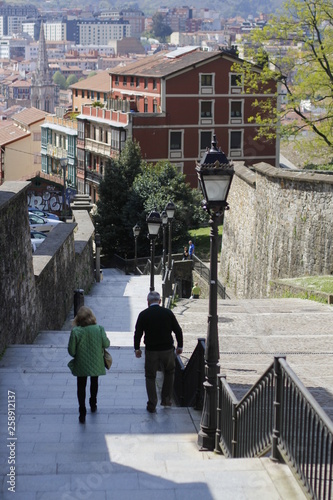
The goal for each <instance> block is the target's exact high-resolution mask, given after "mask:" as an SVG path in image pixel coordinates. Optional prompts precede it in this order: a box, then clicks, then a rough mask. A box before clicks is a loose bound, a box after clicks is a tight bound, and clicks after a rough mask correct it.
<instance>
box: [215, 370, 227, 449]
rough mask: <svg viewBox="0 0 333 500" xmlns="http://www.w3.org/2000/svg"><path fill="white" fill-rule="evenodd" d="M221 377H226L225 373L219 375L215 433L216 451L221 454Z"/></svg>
mask: <svg viewBox="0 0 333 500" xmlns="http://www.w3.org/2000/svg"><path fill="white" fill-rule="evenodd" d="M221 378H224V379H225V378H226V376H225V375H217V404H216V433H215V448H214V452H215V453H219V454H221V448H220V440H221V399H222V398H221Z"/></svg>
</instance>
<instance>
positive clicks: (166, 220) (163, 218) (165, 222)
mask: <svg viewBox="0 0 333 500" xmlns="http://www.w3.org/2000/svg"><path fill="white" fill-rule="evenodd" d="M161 217H162V224H163V226H166V225H167V223H168V214H167V213H166V211H165V210H163V212H162V213H161Z"/></svg>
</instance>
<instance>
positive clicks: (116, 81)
mask: <svg viewBox="0 0 333 500" xmlns="http://www.w3.org/2000/svg"><path fill="white" fill-rule="evenodd" d="M114 84H115V85H119V76H118V75H116V76H115V77H114Z"/></svg>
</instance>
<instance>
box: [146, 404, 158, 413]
mask: <svg viewBox="0 0 333 500" xmlns="http://www.w3.org/2000/svg"><path fill="white" fill-rule="evenodd" d="M147 411H149V413H156V407H155V406H153V405H151V404H149V403H147Z"/></svg>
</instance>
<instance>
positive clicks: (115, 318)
mask: <svg viewBox="0 0 333 500" xmlns="http://www.w3.org/2000/svg"><path fill="white" fill-rule="evenodd" d="M103 274H104V279H103V281H102V282H101V283H99V284H95V285H94V286H93V288H92V290H91V292H90V293H89V295H87V296H86V297H85V304H86V305H88V306H90V307H91V308H92V309H93V310H94V312H95V314H96V316H97V319H98V322H99V323H101V324H103V325H104V326H105V328H106V330H107V333H108V336H109V338H110V340H111V346H112V347H111V349H110V351H111V353H112V355H113V365H112V368H111V370H110V372H108V373H107V375H106V376H105V377H101V378H100V389H99V395H98V411H97V413H96V414H91V413H90V412H89V411H88V414H87V418H86V423H85V425H80V424H79V423H78V408H77V401H76V379H75V377H73V376H72V375H71V374H70V372H69V370H68V368H67V363H68V361H69V359H70V357H69V355H68V353H67V343H68V338H69V331H70V321H71V319H72V318H73V313H71V315H70V317H69V318H68V321H67V322H66V324H65V325H64V327H63V330H61V331H57V332H41V333H40V334H39V336H38V337H37V339H36V342H35V343H34V344H33V345H20V346H10V347H9V348H8V349H7V350H6V352H5V354H4V356H3V358H2V359H1V360H0V377H1V378H0V398H1V399H0V401H1V408H0V423H1V429H2V432H1V440H0V445H1V446H0V465H1V467H0V471H1V477H0V481H1V482H0V498H3V499H5V500H7V499H8V498H15V500H21V499H22V500H37V499H38V500H44V499H45V500H46V499H47V500H74V499H84V500H86V499H93V500H102V499H103V500H109V499H112V500H125V499H126V500H127V499H131V500H141V499H142V500H155V499H158V500H164V499H165V500H187V499H191V500H196V499H198V500H215V499H216V500H219V499H223V500H228V499H256V500H258V499H259V500H261V499H269V500H275V499H281V500H285V499H291V500H294V499H295V500H296V499H297V500H298V499H304V496H303V494H302V492H301V490H300V488H299V486H298V484H297V483H296V481H295V479H294V478H293V476H292V474H291V472H290V470H289V468H288V467H287V466H286V465H282V464H274V463H272V462H271V461H270V460H269V459H268V458H263V459H250V460H245V459H237V460H230V459H226V458H225V457H224V456H223V455H217V454H214V453H213V452H200V451H198V447H197V432H198V428H199V421H200V414H199V413H198V412H196V411H194V410H192V409H187V408H177V407H172V408H163V407H160V408H158V411H157V413H156V414H149V413H147V411H146V409H145V406H146V393H145V383H144V370H143V364H144V359H143V358H142V359H136V358H135V357H134V353H133V345H132V344H133V330H134V325H135V321H136V318H137V314H138V313H139V311H140V310H142V309H143V308H144V307H146V295H147V292H148V289H149V276H147V277H131V276H125V275H122V274H120V273H118V272H117V271H115V270H112V269H105V270H104V271H103ZM160 286H161V284H160V281H159V279H158V278H157V277H156V283H155V287H156V289H157V290H159V291H160ZM287 304H288V305H287ZM288 307H291V309H288ZM220 309H221V310H220ZM311 310H312V312H311ZM285 311H286V312H285ZM175 312H176V314H177V316H178V318H179V320H180V322H181V324H182V326H183V328H184V334H185V356H186V355H188V354H187V352H188V353H189V352H190V350H191V348H190V347H191V345H193V346H194V345H195V344H196V338H197V337H202V336H205V335H206V331H205V329H206V324H207V319H206V318H207V303H205V301H201V300H199V301H190V300H188V301H186V300H185V301H184V300H182V301H180V302H179V305H178V306H177V307H176V308H175ZM219 314H220V324H219V326H221V332H220V335H221V351H222V352H221V356H222V357H221V361H222V366H223V368H224V369H225V370H226V371H227V376H228V379H229V377H230V381H231V382H232V383H234V384H235V385H237V384H239V385H242V384H245V385H246V384H249V383H252V380H253V379H254V378H257V374H259V375H260V373H261V372H262V370H261V367H263V368H266V365H267V364H269V363H270V362H271V359H272V353H273V352H274V351H275V348H277V347H279V348H280V347H282V346H285V347H288V350H291V345H292V341H291V340H290V339H291V338H295V350H299V351H302V352H303V351H304V352H305V351H306V352H305V354H300V355H298V354H295V355H294V354H293V355H292V356H293V357H292V356H291V359H292V360H294V359H295V360H297V359H299V358H300V356H302V359H305V356H306V355H307V352H308V350H309V349H311V350H312V351H315V352H317V349H318V346H319V343H320V342H326V341H328V337H327V336H329V335H330V334H331V323H332V316H331V315H332V312H331V308H330V307H328V306H321V305H317V304H314V303H312V302H311V303H309V302H307V301H301V302H300V301H253V302H251V304H250V301H239V302H236V301H234V302H231V301H230V302H228V303H227V302H223V304H219ZM312 314H313V315H314V317H315V321H314V323H313V329H314V331H311V332H310V333H309V332H308V325H309V322H310V321H311V318H312ZM269 318H270V319H269ZM281 318H282V320H281ZM292 319H294V321H292ZM285 322H287V326H286V327H285V326H284V325H285ZM237 325H238V326H237ZM288 325H289V326H288ZM292 325H293V327H294V328H295V330H294V329H293V328H292V327H291V326H292ZM317 327H318V328H317ZM203 330H204V331H203ZM303 330H304V335H302V332H303ZM265 335H269V336H270V341H269V342H268V341H267V340H265ZM297 336H298V340H297ZM301 336H302V338H300V337H301ZM310 336H312V337H313V336H315V339H314V340H315V345H313V344H311V341H310V338H309V337H310ZM289 337H290V338H289ZM246 338H247V340H246ZM325 339H326V340H325ZM317 341H318V343H317ZM273 342H277V343H276V344H274V343H273ZM299 345H301V348H300V347H297V346H299ZM311 346H312V347H311ZM320 346H321V347H320V349H321V348H324V344H320ZM331 350H332V349H331V343H329V345H328V346H327V349H326V352H325V355H324V354H323V355H322V354H318V353H317V354H315V356H328V357H329V356H331V358H326V357H323V358H320V360H321V361H322V362H321V366H320V367H317V370H318V371H315V373H314V374H315V376H314V379H313V384H315V383H316V384H317V387H322V386H323V383H324V382H325V381H326V382H327V387H328V385H329V377H331V379H330V382H332V372H331V370H332V353H331V354H327V351H331ZM251 353H254V354H251ZM288 359H289V356H288ZM326 359H327V361H326ZM328 359H330V360H331V364H330V366H329V362H328ZM301 366H302V363H300V367H301ZM225 370H224V371H225ZM327 372H329V373H330V375H328V374H327ZM305 375H306V376H310V373H308V372H306V373H305ZM326 382H325V384H326ZM311 383H312V379H311ZM330 387H332V384H331V386H330ZM330 391H331V395H332V390H331V389H330ZM8 395H9V396H10V398H9V399H10V403H13V401H14V398H15V421H14V420H13V419H14V414H13V413H10V412H11V411H12V407H13V406H11V405H8V408H7V400H8ZM8 410H10V411H8ZM8 415H9V418H10V422H15V430H14V435H10V432H11V429H14V426H13V425H10V426H9V429H8V420H9V418H8ZM10 461H11V462H12V464H14V465H15V470H14V469H10V467H11V464H10V463H9V462H10ZM12 467H13V465H12ZM8 481H9V482H8ZM10 481H12V484H13V488H15V491H16V493H15V495H13V493H12V492H10V491H8V488H10V486H11V483H10Z"/></svg>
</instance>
